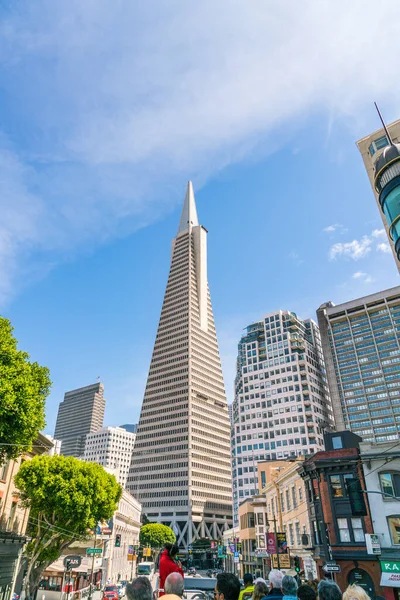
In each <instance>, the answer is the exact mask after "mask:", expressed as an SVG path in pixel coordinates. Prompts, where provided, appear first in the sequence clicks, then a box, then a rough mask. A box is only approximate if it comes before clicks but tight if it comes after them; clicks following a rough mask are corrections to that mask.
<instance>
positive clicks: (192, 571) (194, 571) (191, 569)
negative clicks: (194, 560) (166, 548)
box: [188, 567, 196, 575]
mask: <svg viewBox="0 0 400 600" xmlns="http://www.w3.org/2000/svg"><path fill="white" fill-rule="evenodd" d="M188 575H196V569H195V568H194V567H190V568H189V569H188Z"/></svg>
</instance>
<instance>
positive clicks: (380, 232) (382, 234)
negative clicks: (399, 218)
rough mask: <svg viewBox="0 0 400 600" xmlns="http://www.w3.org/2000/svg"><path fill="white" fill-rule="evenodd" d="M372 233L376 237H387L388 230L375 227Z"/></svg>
mask: <svg viewBox="0 0 400 600" xmlns="http://www.w3.org/2000/svg"><path fill="white" fill-rule="evenodd" d="M371 235H372V237H374V238H385V237H386V231H385V230H384V229H374V230H373V232H372V233H371Z"/></svg>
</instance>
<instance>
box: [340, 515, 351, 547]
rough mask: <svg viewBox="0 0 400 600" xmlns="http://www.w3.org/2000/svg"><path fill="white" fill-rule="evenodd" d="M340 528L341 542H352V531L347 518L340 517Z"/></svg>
mask: <svg viewBox="0 0 400 600" xmlns="http://www.w3.org/2000/svg"><path fill="white" fill-rule="evenodd" d="M337 524H338V529H339V538H340V541H341V542H350V541H351V539H350V531H349V524H348V522H347V519H338V520H337Z"/></svg>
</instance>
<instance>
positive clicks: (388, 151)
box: [375, 143, 400, 173]
mask: <svg viewBox="0 0 400 600" xmlns="http://www.w3.org/2000/svg"><path fill="white" fill-rule="evenodd" d="M399 157H400V144H393V143H392V144H391V145H390V146H386V148H384V149H383V151H382V154H381V155H380V156H379V158H378V160H377V161H376V163H375V173H379V171H381V170H382V169H383V167H384V166H385V165H387V164H388V163H390V162H392V160H394V159H395V158H399Z"/></svg>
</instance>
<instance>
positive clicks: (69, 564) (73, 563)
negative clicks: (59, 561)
mask: <svg viewBox="0 0 400 600" xmlns="http://www.w3.org/2000/svg"><path fill="white" fill-rule="evenodd" d="M81 563H82V556H79V555H78V554H70V555H69V556H66V557H65V558H64V567H65V568H66V569H73V568H76V567H80V566H81Z"/></svg>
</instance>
